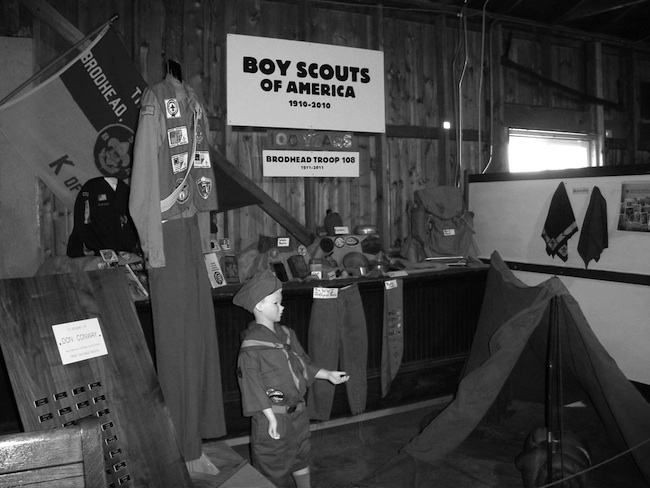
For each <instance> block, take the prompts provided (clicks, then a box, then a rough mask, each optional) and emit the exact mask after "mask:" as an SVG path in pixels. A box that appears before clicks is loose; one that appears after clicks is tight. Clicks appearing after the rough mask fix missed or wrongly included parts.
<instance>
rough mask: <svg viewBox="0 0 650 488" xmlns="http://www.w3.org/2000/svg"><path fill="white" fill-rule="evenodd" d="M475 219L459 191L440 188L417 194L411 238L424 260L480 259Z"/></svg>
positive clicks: (455, 188) (447, 187) (412, 214)
mask: <svg viewBox="0 0 650 488" xmlns="http://www.w3.org/2000/svg"><path fill="white" fill-rule="evenodd" d="M473 218H474V213H473V212H469V211H468V210H467V208H466V206H465V200H464V199H463V195H462V193H461V190H460V188H458V187H455V186H438V187H434V188H430V189H425V190H418V191H416V192H415V195H414V206H413V209H412V211H411V234H412V235H411V238H412V239H413V240H415V241H416V242H417V244H418V246H419V247H420V248H421V252H422V254H423V255H424V257H445V256H471V257H477V254H478V251H477V248H476V244H475V242H474V229H473V228H472V227H473Z"/></svg>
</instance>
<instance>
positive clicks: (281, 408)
mask: <svg viewBox="0 0 650 488" xmlns="http://www.w3.org/2000/svg"><path fill="white" fill-rule="evenodd" d="M304 408H305V402H300V403H299V404H298V405H294V406H292V407H290V406H289V405H271V410H273V412H274V413H293V412H296V411H298V412H300V411H301V410H303V409H304Z"/></svg>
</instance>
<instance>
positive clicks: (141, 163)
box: [129, 75, 218, 268]
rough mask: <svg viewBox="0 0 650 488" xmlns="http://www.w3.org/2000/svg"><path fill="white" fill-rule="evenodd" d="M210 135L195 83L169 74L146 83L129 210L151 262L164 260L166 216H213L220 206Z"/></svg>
mask: <svg viewBox="0 0 650 488" xmlns="http://www.w3.org/2000/svg"><path fill="white" fill-rule="evenodd" d="M207 136H208V121H207V115H206V114H205V113H204V112H203V107H202V106H201V104H200V103H199V101H198V98H197V96H196V93H195V92H194V90H192V88H190V87H189V86H188V85H186V84H184V83H181V82H180V81H178V80H177V79H176V78H174V77H173V76H171V75H167V77H166V78H165V79H164V80H163V81H161V82H159V83H156V84H154V85H152V86H151V87H149V88H147V89H145V91H144V93H143V95H142V105H141V108H140V119H139V121H138V129H137V135H136V138H135V143H134V147H133V169H132V173H131V197H130V201H129V210H130V213H131V217H132V218H133V221H134V222H135V225H136V228H137V230H138V235H139V237H140V242H141V245H142V250H143V251H144V253H145V256H146V257H147V259H148V262H149V265H150V266H151V267H154V268H158V267H162V266H164V265H165V254H164V251H163V238H162V221H163V220H169V219H175V218H185V217H191V216H193V215H194V214H196V213H197V212H201V213H202V214H204V215H206V216H207V217H208V219H209V213H208V212H209V211H210V210H217V208H218V201H217V192H216V183H215V181H214V170H213V169H212V163H211V161H210V150H209V149H210V148H209V144H208V140H207ZM199 215H201V214H199ZM205 222H208V220H205ZM202 230H203V229H202ZM208 233H209V231H208Z"/></svg>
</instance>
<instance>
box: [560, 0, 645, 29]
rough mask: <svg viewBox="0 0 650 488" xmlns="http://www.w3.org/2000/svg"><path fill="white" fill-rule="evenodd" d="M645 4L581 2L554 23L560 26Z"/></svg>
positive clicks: (631, 1) (638, 0)
mask: <svg viewBox="0 0 650 488" xmlns="http://www.w3.org/2000/svg"><path fill="white" fill-rule="evenodd" d="M647 2H648V0H582V1H581V2H578V3H577V4H576V6H575V7H573V8H572V9H570V10H569V11H568V12H566V13H565V14H564V15H562V16H561V17H560V18H558V19H557V20H556V21H555V23H558V24H562V23H565V22H569V21H572V20H579V19H584V18H585V17H591V16H594V15H599V14H604V13H607V12H612V11H614V10H619V9H622V8H626V7H632V6H634V5H638V4H640V3H647Z"/></svg>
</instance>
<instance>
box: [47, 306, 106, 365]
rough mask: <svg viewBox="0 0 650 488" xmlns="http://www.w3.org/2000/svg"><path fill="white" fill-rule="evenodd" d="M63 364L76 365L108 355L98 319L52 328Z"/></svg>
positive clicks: (58, 325) (78, 321)
mask: <svg viewBox="0 0 650 488" xmlns="http://www.w3.org/2000/svg"><path fill="white" fill-rule="evenodd" d="M52 331H53V332H54V338H55V339H56V345H57V346H58V348H59V354H60V355H61V361H62V363H63V364H70V363H76V362H78V361H84V360H86V359H91V358H96V357H99V356H105V355H106V354H108V351H107V349H106V343H105V342H104V336H103V335H102V329H101V328H100V327H99V320H97V318H96V317H95V318H91V319H84V320H77V321H76V322H68V323H65V324H57V325H53V326H52Z"/></svg>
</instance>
